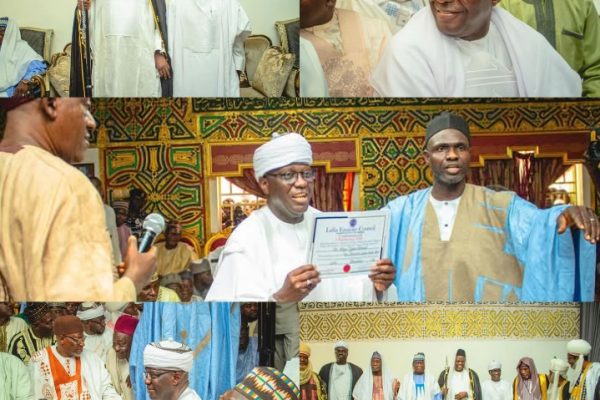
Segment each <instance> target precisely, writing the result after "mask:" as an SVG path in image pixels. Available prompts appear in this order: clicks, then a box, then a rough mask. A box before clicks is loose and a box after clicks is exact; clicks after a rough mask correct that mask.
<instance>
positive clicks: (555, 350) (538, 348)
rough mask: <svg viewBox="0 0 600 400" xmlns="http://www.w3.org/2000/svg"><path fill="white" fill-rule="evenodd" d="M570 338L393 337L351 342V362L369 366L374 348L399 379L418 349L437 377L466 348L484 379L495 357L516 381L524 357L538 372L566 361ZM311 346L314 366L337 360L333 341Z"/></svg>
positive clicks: (505, 375)
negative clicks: (556, 361)
mask: <svg viewBox="0 0 600 400" xmlns="http://www.w3.org/2000/svg"><path fill="white" fill-rule="evenodd" d="M567 342H568V340H508V339H507V340H497V339H496V340H466V341H465V340H411V341H406V340H405V341H401V342H394V341H390V340H381V341H377V340H374V341H369V342H365V341H362V342H351V341H349V342H348V348H349V351H348V361H349V362H352V363H354V364H356V365H358V366H359V367H361V368H363V369H365V368H366V367H367V366H368V364H369V362H370V360H371V355H372V354H373V352H374V351H378V352H379V353H381V355H382V360H383V363H384V365H386V366H387V367H388V368H391V371H392V375H393V376H394V377H396V378H398V379H399V380H400V379H402V377H403V376H404V375H405V374H407V373H409V372H410V371H412V366H411V363H412V358H413V356H414V354H416V353H418V352H423V353H425V367H426V369H427V370H428V371H430V372H431V373H432V374H434V375H435V376H436V379H437V376H438V375H439V373H440V372H441V371H442V370H443V369H444V368H445V363H446V357H447V358H448V365H449V366H452V365H453V364H454V355H455V354H456V350H457V349H459V348H462V349H464V350H465V351H466V354H467V363H468V364H469V368H472V369H473V370H475V372H477V374H478V375H479V379H480V380H481V381H484V380H486V379H488V378H489V375H488V373H487V365H488V363H489V362H490V361H491V360H492V359H495V360H497V361H500V362H501V363H502V375H503V379H506V380H508V381H512V379H514V377H515V376H516V365H517V362H518V360H519V359H520V358H521V357H525V356H527V357H531V358H533V360H534V361H535V364H536V367H537V369H538V372H540V373H541V372H545V373H548V369H549V367H550V360H551V359H552V358H553V357H554V356H556V357H558V358H562V359H563V360H566V357H567V355H566V350H565V349H566V344H567ZM308 344H309V345H310V347H311V351H312V354H311V357H310V361H311V363H312V366H313V369H314V370H315V371H318V370H319V369H320V368H321V366H323V365H324V364H327V363H329V362H334V361H335V357H334V353H333V342H332V343H310V342H309V343H308Z"/></svg>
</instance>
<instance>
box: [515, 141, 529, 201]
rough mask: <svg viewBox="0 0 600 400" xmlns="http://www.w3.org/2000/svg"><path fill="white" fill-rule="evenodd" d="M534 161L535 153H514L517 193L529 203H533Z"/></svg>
mask: <svg viewBox="0 0 600 400" xmlns="http://www.w3.org/2000/svg"><path fill="white" fill-rule="evenodd" d="M532 159H533V153H519V152H518V151H515V152H514V153H513V160H514V163H515V169H514V176H515V192H517V194H518V195H519V196H520V197H521V198H523V199H525V200H528V201H531V179H532V177H531V175H532V174H533V170H532V165H531V160H532Z"/></svg>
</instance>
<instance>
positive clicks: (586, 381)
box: [567, 339, 600, 400]
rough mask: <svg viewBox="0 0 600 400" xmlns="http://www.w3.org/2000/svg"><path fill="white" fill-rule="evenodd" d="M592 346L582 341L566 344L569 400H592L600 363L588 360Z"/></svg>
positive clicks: (599, 376) (599, 372)
mask: <svg viewBox="0 0 600 400" xmlns="http://www.w3.org/2000/svg"><path fill="white" fill-rule="evenodd" d="M591 351H592V346H591V345H590V344H589V343H588V342H587V341H585V340H583V339H575V340H571V341H570V342H569V343H567V361H568V362H569V365H570V368H569V370H568V371H567V379H568V380H569V394H570V399H571V400H592V399H593V398H594V391H595V390H596V385H598V380H599V378H600V363H597V362H594V363H593V362H591V361H590V360H589V358H588V356H589V354H590V352H591Z"/></svg>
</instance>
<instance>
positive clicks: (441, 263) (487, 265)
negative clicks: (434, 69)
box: [387, 113, 600, 302]
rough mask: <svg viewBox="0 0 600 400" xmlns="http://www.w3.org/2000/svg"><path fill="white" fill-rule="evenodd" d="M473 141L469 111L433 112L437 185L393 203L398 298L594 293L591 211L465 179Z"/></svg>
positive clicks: (428, 154) (429, 142)
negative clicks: (534, 200)
mask: <svg viewBox="0 0 600 400" xmlns="http://www.w3.org/2000/svg"><path fill="white" fill-rule="evenodd" d="M469 147H470V132H469V127H468V125H467V123H466V121H465V120H464V119H462V118H461V117H459V116H457V115H454V114H450V113H442V114H441V115H439V116H437V117H436V118H434V119H433V120H432V121H431V122H430V124H429V125H428V126H427V131H426V137H425V158H426V160H427V162H428V164H429V166H430V168H431V170H432V173H433V177H434V184H433V186H432V187H430V188H427V189H422V190H419V191H416V192H414V193H411V194H409V195H407V196H401V197H399V198H397V199H395V200H393V201H392V202H390V203H389V204H388V205H387V207H388V208H389V209H390V210H391V211H392V221H391V232H390V239H389V249H390V250H389V251H390V258H391V259H392V261H393V263H394V265H395V266H396V268H397V273H396V281H395V284H396V288H397V289H398V299H399V300H400V301H476V302H480V301H502V302H504V301H592V300H593V291H594V280H595V275H594V274H595V271H594V269H595V265H596V264H595V243H596V242H597V241H598V240H599V239H600V225H599V223H598V218H597V216H596V215H595V214H594V212H593V211H592V210H591V209H589V208H586V207H579V206H556V207H552V208H549V209H544V210H541V209H538V208H537V207H536V206H534V205H533V204H531V203H529V202H527V201H525V200H523V199H521V198H520V197H519V196H517V195H516V193H513V192H506V191H505V192H495V191H492V190H489V189H486V188H484V187H481V186H475V185H470V184H467V183H466V182H465V176H466V174H467V171H468V166H469V161H470V159H471V155H470V150H469ZM569 227H574V228H576V229H575V230H574V231H575V233H574V235H571V234H570V233H568V232H565V231H566V230H567V228H569ZM582 231H583V232H582ZM582 233H583V235H584V238H585V240H580V236H581V234H582Z"/></svg>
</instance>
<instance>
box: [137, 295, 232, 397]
mask: <svg viewBox="0 0 600 400" xmlns="http://www.w3.org/2000/svg"><path fill="white" fill-rule="evenodd" d="M239 335H240V312H239V304H237V303H205V302H192V303H144V312H143V314H142V317H141V319H140V322H139V324H138V326H137V329H136V330H135V334H134V336H133V342H132V344H131V356H130V359H129V372H130V376H131V385H132V387H133V390H134V392H135V396H136V399H138V400H145V399H149V397H148V391H147V390H146V384H145V383H144V376H143V374H144V357H143V353H144V347H146V345H147V344H148V343H151V342H157V341H160V340H168V339H169V338H172V339H173V340H175V341H178V342H182V343H185V344H187V345H188V346H189V347H191V348H192V350H194V353H195V357H194V365H193V367H192V370H191V371H190V373H189V380H190V387H191V388H192V389H194V390H195V391H196V393H198V395H199V396H200V397H201V398H203V399H218V398H219V396H220V395H221V394H223V393H224V392H226V391H227V390H229V389H231V388H232V387H233V386H235V384H236V382H235V378H236V376H235V372H236V360H237V355H238V354H237V353H238V348H239ZM203 340H206V341H207V343H206V345H205V346H204V348H202V349H200V348H199V346H198V345H199V344H200V343H201V342H202V341H203Z"/></svg>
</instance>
